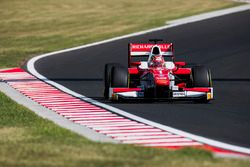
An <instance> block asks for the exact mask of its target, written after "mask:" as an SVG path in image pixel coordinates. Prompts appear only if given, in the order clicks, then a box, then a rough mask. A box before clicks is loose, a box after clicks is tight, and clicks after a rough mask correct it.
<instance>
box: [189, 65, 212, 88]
mask: <svg viewBox="0 0 250 167" xmlns="http://www.w3.org/2000/svg"><path fill="white" fill-rule="evenodd" d="M192 80H193V81H192V82H193V87H210V86H212V81H211V74H210V70H209V69H207V68H206V67H204V66H195V67H193V68H192Z"/></svg>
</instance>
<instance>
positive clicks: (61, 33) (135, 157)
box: [0, 0, 250, 167]
mask: <svg viewBox="0 0 250 167" xmlns="http://www.w3.org/2000/svg"><path fill="white" fill-rule="evenodd" d="M236 5H239V3H235V2H231V1H227V0H202V1H201V0H157V1H152V0H92V1H90V0H40V1H39V0H0V68H8V67H16V66H21V65H22V64H23V63H24V61H26V60H28V59H29V58H31V57H32V56H35V55H38V54H41V53H46V52H50V51H55V50H60V49H64V48H69V47H73V46H78V45H82V44H86V43H91V42H95V41H100V40H103V39H107V38H111V37H115V36H118V35H124V34H128V33H131V32H136V31H140V30H145V29H149V28H153V27H157V26H161V25H164V23H165V21H167V20H173V19H176V18H180V17H184V16H189V15H193V14H197V13H201V12H205V11H211V10H215V9H221V8H227V7H231V6H236ZM0 166H1V167H2V166H3V167H10V166H11V167H14V166H22V167H25V166H30V167H35V166H55V167H60V166H65V167H68V166H95V167H96V166H109V167H112V166H126V167H127V166H145V167H151V166H159V167H161V166H170V167H182V166H183V167H184V166H185V167H186V166H187V167H189V166H190V167H191V166H192V167H196V166H197V167H198V166H207V167H210V166H213V167H214V166H215V167H224V166H228V167H232V166H243V167H244V166H250V161H248V160H232V159H217V158H214V157H213V156H212V154H211V153H209V152H207V151H204V150H196V149H191V148H186V149H183V150H179V151H169V150H166V149H156V148H144V147H137V146H132V145H117V144H101V143H96V142H92V141H89V140H87V139H85V138H83V137H81V136H78V135H76V134H75V133H72V132H70V131H68V130H66V129H63V128H60V127H58V126H57V125H55V124H53V123H52V122H50V121H48V120H44V119H42V118H40V117H38V116H37V115H35V114H34V113H33V112H31V111H29V110H27V109H26V108H24V107H22V106H20V105H17V104H16V103H14V102H13V101H12V100H10V99H9V98H8V97H6V96H5V95H4V94H2V93H0Z"/></svg>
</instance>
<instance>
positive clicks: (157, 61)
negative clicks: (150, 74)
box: [149, 55, 165, 67]
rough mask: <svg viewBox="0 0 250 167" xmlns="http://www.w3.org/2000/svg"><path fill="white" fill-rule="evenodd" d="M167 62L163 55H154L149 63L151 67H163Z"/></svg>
mask: <svg viewBox="0 0 250 167" xmlns="http://www.w3.org/2000/svg"><path fill="white" fill-rule="evenodd" d="M164 63H165V61H164V58H163V57H162V56H161V55H154V56H152V57H151V60H150V62H149V66H150V67H163V65H164Z"/></svg>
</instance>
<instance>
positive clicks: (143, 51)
mask: <svg viewBox="0 0 250 167" xmlns="http://www.w3.org/2000/svg"><path fill="white" fill-rule="evenodd" d="M152 42H153V43H152ZM173 51H174V49H173V44H172V43H165V42H163V41H162V40H150V41H149V43H140V44H139V43H130V44H129V48H128V68H125V67H124V66H122V65H120V64H117V63H109V64H106V65H105V74H104V75H105V76H104V82H105V89H104V97H105V98H106V99H109V100H126V99H131V100H132V99H165V100H178V99H183V100H194V101H196V102H202V103H206V102H209V101H210V100H212V99H213V88H212V81H211V74H210V70H209V69H207V68H206V67H204V66H200V65H199V66H198V65H193V66H187V65H186V63H185V62H176V61H175V60H174V52H173Z"/></svg>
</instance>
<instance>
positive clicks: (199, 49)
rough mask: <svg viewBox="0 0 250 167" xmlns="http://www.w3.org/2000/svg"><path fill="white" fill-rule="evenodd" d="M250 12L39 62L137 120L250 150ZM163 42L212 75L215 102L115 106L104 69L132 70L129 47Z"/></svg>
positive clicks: (44, 70) (56, 77) (49, 73)
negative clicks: (109, 99)
mask: <svg viewBox="0 0 250 167" xmlns="http://www.w3.org/2000/svg"><path fill="white" fill-rule="evenodd" d="M249 27H250V10H248V11H245V12H239V13H236V14H230V15H226V16H222V17H217V18H213V19H208V20H204V21H200V22H195V23H192V24H191V23H190V24H185V25H182V26H178V27H173V28H169V29H166V30H161V31H157V32H153V33H149V34H146V35H141V36H136V37H132V38H127V39H121V40H118V41H114V42H109V43H106V44H101V45H97V46H92V47H89V48H84V49H79V50H75V51H70V52H66V53H60V54H57V55H54V56H50V57H46V58H42V59H40V60H38V61H37V62H36V63H35V67H36V70H37V71H38V72H39V73H40V74H42V75H44V76H46V77H47V78H48V79H51V80H53V81H55V82H58V83H59V84H61V85H64V86H66V87H68V88H69V89H71V90H73V91H75V92H78V93H81V94H83V95H85V96H88V97H91V98H95V99H97V100H99V101H101V102H105V103H108V104H109V105H112V106H115V107H117V108H120V109H122V110H125V111H127V112H129V113H132V114H134V115H138V116H140V117H143V118H146V119H149V120H152V121H155V122H158V123H161V124H163V125H167V126H171V127H174V128H177V129H181V130H184V131H186V132H190V133H193V134H196V135H201V136H203V137H207V138H211V139H215V140H219V141H222V142H226V143H229V144H234V145H238V146H244V147H248V148H250V109H249V108H250V67H249V64H250V28H249ZM151 38H162V39H166V40H168V41H169V42H173V43H174V45H175V53H176V59H177V60H185V61H187V62H190V63H191V62H192V63H198V64H204V65H206V66H207V67H209V68H210V69H211V70H212V78H213V84H214V88H215V90H214V91H215V98H216V100H214V101H212V102H211V103H209V104H194V103H192V102H154V103H121V104H119V103H117V104H113V103H109V102H107V101H105V100H104V99H103V97H102V95H103V93H102V92H103V70H104V64H105V63H108V62H117V63H121V64H124V65H126V63H127V44H128V43H129V42H146V41H147V40H148V39H151Z"/></svg>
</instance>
